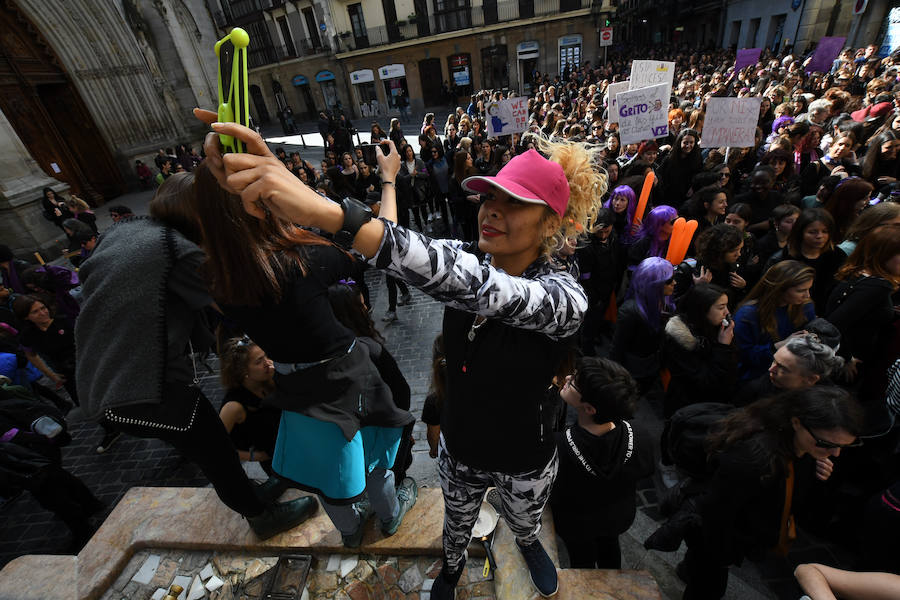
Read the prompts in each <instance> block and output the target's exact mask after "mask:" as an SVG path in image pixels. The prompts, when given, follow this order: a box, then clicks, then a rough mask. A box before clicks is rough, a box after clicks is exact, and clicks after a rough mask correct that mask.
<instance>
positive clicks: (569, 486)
mask: <svg viewBox="0 0 900 600" xmlns="http://www.w3.org/2000/svg"><path fill="white" fill-rule="evenodd" d="M556 446H557V449H558V451H559V474H558V475H557V478H556V483H555V484H554V486H553V493H552V495H551V496H550V505H551V506H552V507H553V519H554V522H555V524H556V529H557V531H558V532H559V534H560V535H561V536H563V537H579V538H594V537H598V536H611V535H618V534H620V533H622V532H624V531H626V530H627V529H628V528H629V527H630V526H631V522H632V521H634V514H635V492H636V489H637V488H636V484H637V482H638V481H639V480H641V479H643V478H644V477H647V476H649V475H650V474H651V473H653V467H654V459H653V443H652V441H651V436H650V434H649V433H648V432H647V431H646V430H644V429H642V428H640V427H639V426H638V425H637V424H636V423H634V422H632V421H615V428H614V429H612V430H610V431H609V432H607V433H605V434H604V435H600V436H597V435H594V434H592V433H590V432H589V431H587V430H586V429H584V428H582V427H581V426H579V425H578V424H575V425H572V426H571V427H567V428H566V429H565V430H564V431H562V432H560V433H557V434H556Z"/></svg>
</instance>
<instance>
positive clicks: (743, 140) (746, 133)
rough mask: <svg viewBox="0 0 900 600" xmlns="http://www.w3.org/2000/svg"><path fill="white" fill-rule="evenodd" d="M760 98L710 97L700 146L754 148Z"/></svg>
mask: <svg viewBox="0 0 900 600" xmlns="http://www.w3.org/2000/svg"><path fill="white" fill-rule="evenodd" d="M760 102H761V98H710V99H709V102H707V103H706V118H705V119H704V121H703V135H702V136H701V137H700V147H701V148H720V147H731V148H752V147H753V144H754V142H755V139H754V136H755V134H756V122H757V120H758V119H759V103H760Z"/></svg>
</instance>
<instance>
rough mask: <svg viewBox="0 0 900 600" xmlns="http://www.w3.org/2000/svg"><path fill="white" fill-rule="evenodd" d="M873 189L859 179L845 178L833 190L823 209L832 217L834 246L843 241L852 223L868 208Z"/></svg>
mask: <svg viewBox="0 0 900 600" xmlns="http://www.w3.org/2000/svg"><path fill="white" fill-rule="evenodd" d="M873 189H874V188H873V187H872V184H871V183H869V182H868V181H866V180H865V179H862V178H860V177H847V178H846V179H843V180H842V181H841V182H840V183H839V184H837V187H835V188H834V191H833V192H832V193H831V195H830V196H829V197H828V201H827V202H826V203H825V207H824V208H825V210H827V211H828V212H829V213H830V214H831V216H832V217H834V226H835V239H834V243H835V244H837V243H839V242H843V241H844V238H845V237H846V235H847V231H848V230H849V229H850V227H852V226H853V222H854V221H856V219H857V217H859V215H860V214H861V213H862V211H863V210H864V209H866V208H868V206H869V199H870V197H871V196H872V190H873Z"/></svg>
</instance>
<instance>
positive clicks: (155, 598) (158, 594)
mask: <svg viewBox="0 0 900 600" xmlns="http://www.w3.org/2000/svg"><path fill="white" fill-rule="evenodd" d="M165 595H166V588H156V591H155V592H153V595H152V596H150V600H162V599H163V596H165Z"/></svg>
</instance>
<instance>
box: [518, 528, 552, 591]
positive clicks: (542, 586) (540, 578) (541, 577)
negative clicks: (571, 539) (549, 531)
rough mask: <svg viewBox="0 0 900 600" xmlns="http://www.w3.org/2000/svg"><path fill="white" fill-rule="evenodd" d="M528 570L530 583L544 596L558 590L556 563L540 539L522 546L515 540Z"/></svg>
mask: <svg viewBox="0 0 900 600" xmlns="http://www.w3.org/2000/svg"><path fill="white" fill-rule="evenodd" d="M516 546H518V548H519V551H520V552H521V553H522V558H524V559H525V564H526V565H528V572H529V573H530V574H531V583H532V584H533V585H534V589H536V590H537V591H538V593H539V594H540V595H541V596H543V597H544V598H549V597H550V596H553V595H555V594H556V592H558V591H559V577H557V575H556V565H554V564H553V561H552V560H550V557H549V556H548V555H547V551H546V550H544V547H543V546H542V545H541V542H540V540H535V541H534V542H533V543H532V544H531V545H530V546H526V547H525V548H523V547H522V546H519V542H518V540H517V541H516Z"/></svg>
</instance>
